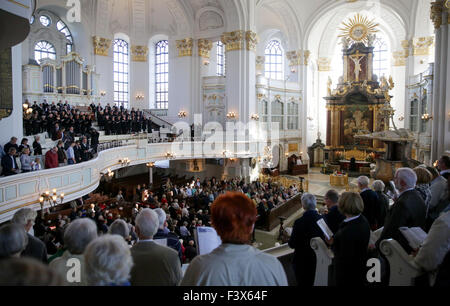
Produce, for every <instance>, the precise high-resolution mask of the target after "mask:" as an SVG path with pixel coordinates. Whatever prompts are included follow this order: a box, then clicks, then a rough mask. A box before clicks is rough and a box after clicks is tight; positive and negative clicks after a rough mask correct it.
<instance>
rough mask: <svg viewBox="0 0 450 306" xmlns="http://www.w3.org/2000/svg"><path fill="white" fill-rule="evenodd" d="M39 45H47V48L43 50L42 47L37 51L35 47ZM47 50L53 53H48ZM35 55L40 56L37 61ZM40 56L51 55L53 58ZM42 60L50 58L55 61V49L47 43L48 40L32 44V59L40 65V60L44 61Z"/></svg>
mask: <svg viewBox="0 0 450 306" xmlns="http://www.w3.org/2000/svg"><path fill="white" fill-rule="evenodd" d="M41 43H45V44H47V45H48V47H47V48H46V49H45V50H44V49H43V47H44V46H42V48H41V49H39V50H38V49H37V47H38V45H39V44H41ZM49 49H53V51H50V50H49ZM36 53H39V54H41V56H40V58H39V59H38V58H37V57H36ZM42 54H51V55H53V57H52V56H42ZM44 58H50V59H52V60H56V48H55V46H54V45H53V44H52V43H51V42H49V41H48V40H39V41H38V42H36V43H35V44H34V59H35V60H36V61H37V62H38V63H39V64H40V63H41V60H42V59H44Z"/></svg>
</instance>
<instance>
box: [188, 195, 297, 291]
mask: <svg viewBox="0 0 450 306" xmlns="http://www.w3.org/2000/svg"><path fill="white" fill-rule="evenodd" d="M255 221H256V207H255V205H254V204H253V203H252V201H251V200H250V199H249V198H248V197H247V196H245V195H244V194H243V193H237V192H234V193H227V194H225V195H221V196H220V197H218V198H217V199H216V201H215V202H214V203H213V204H212V205H211V223H212V226H213V227H214V228H215V230H216V231H217V234H218V235H219V236H220V238H221V240H222V245H220V246H219V247H218V248H216V249H215V250H213V251H212V252H211V253H209V254H205V255H201V256H197V257H195V258H194V260H193V261H192V262H191V264H190V265H189V268H188V269H187V270H186V273H185V275H184V278H183V280H182V282H181V285H182V286H287V285H288V284H287V278H286V274H285V272H284V269H283V266H282V265H281V263H280V261H278V259H277V258H276V257H274V256H272V255H269V254H266V253H263V252H262V251H260V250H258V249H256V248H254V247H252V246H251V245H250V237H251V234H252V232H253V227H254V225H255Z"/></svg>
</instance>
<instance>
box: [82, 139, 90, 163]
mask: <svg viewBox="0 0 450 306" xmlns="http://www.w3.org/2000/svg"><path fill="white" fill-rule="evenodd" d="M81 159H82V160H83V161H84V162H85V161H88V160H89V159H90V151H89V144H88V142H87V138H86V137H83V140H82V141H81Z"/></svg>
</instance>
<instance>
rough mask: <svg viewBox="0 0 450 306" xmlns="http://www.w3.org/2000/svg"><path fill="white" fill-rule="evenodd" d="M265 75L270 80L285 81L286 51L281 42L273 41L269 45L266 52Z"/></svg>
mask: <svg viewBox="0 0 450 306" xmlns="http://www.w3.org/2000/svg"><path fill="white" fill-rule="evenodd" d="M264 56H265V65H264V67H265V69H264V75H265V77H266V78H268V79H273V80H283V76H284V50H283V46H282V45H281V42H280V41H278V40H276V39H273V40H271V41H269V43H268V44H267V46H266V48H265V51H264Z"/></svg>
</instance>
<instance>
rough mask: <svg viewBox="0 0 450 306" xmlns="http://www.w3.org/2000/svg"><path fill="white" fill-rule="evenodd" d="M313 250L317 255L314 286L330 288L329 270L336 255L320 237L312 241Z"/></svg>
mask: <svg viewBox="0 0 450 306" xmlns="http://www.w3.org/2000/svg"><path fill="white" fill-rule="evenodd" d="M310 245H311V248H312V249H313V250H314V252H315V253H316V277H315V279H314V286H328V268H329V267H330V265H331V261H332V260H333V257H334V254H333V252H332V251H331V250H330V249H329V248H328V247H327V245H326V243H325V242H324V241H323V240H322V238H320V237H316V238H313V239H311V242H310Z"/></svg>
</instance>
